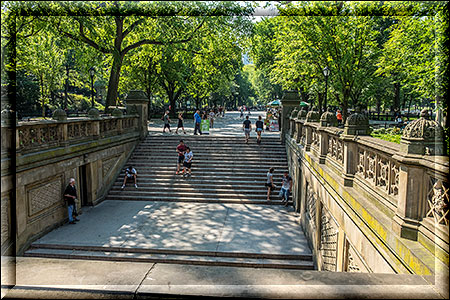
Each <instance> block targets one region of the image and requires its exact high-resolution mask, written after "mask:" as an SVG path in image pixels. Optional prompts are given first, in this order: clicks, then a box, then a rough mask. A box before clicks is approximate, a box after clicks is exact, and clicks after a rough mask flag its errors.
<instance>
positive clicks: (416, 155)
mask: <svg viewBox="0 0 450 300" xmlns="http://www.w3.org/2000/svg"><path fill="white" fill-rule="evenodd" d="M442 139H443V129H442V126H441V125H440V124H439V123H438V122H436V121H434V120H429V115H428V111H427V110H423V111H422V112H421V115H420V118H419V119H417V120H415V121H413V122H411V123H409V124H408V125H407V126H406V127H405V129H404V130H403V134H402V138H401V141H400V153H399V154H398V155H394V157H393V158H394V159H396V160H397V161H399V162H400V163H401V165H400V170H399V185H398V187H399V191H398V202H397V211H396V212H395V216H394V221H395V222H393V223H392V227H393V230H394V231H395V232H396V233H398V234H399V235H400V236H401V237H404V238H407V239H411V240H417V235H418V228H419V225H420V223H419V222H420V221H421V219H422V217H423V214H424V212H423V207H425V206H426V197H427V196H426V193H427V185H428V181H427V176H426V170H425V169H424V168H423V167H422V166H421V160H422V157H424V156H431V155H442V153H443V140H442Z"/></svg>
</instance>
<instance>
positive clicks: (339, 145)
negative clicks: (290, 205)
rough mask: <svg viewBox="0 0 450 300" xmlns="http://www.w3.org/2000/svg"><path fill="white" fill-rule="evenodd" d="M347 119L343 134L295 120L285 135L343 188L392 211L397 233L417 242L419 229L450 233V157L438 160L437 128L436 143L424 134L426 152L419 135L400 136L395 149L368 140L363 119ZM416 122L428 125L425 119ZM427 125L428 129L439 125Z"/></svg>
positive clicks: (354, 117) (389, 145)
mask: <svg viewBox="0 0 450 300" xmlns="http://www.w3.org/2000/svg"><path fill="white" fill-rule="evenodd" d="M349 119H350V121H351V122H350V124H346V128H344V130H342V129H341V128H337V127H334V126H330V125H327V123H326V122H325V121H324V120H321V123H318V122H316V121H308V118H307V120H306V121H305V120H299V119H298V118H295V117H291V118H290V121H291V122H290V126H291V127H295V128H289V130H288V131H287V132H288V133H289V134H288V136H289V137H290V139H291V142H293V143H295V144H297V145H299V146H300V147H301V148H302V149H303V150H304V151H306V152H310V154H312V155H310V156H311V157H316V159H317V161H318V163H319V164H323V165H325V166H328V167H331V168H329V170H330V171H332V172H334V173H335V174H336V175H337V177H339V176H340V177H342V178H343V183H344V185H345V186H351V187H354V188H357V189H358V190H359V191H362V192H363V193H364V194H365V195H366V196H367V197H370V198H371V199H374V201H376V202H378V203H380V204H382V205H381V206H380V205H377V206H378V207H381V208H382V210H383V211H386V210H385V208H388V210H387V211H389V210H390V211H391V213H390V214H389V215H390V216H393V215H395V217H394V220H395V221H396V223H397V224H399V225H398V226H399V229H394V230H397V231H398V233H399V234H400V235H401V236H402V237H406V238H409V239H413V240H414V239H417V232H418V230H419V227H420V226H428V227H429V228H431V226H434V225H437V226H443V228H442V232H443V233H445V232H447V233H448V226H449V212H448V211H449V207H448V205H449V194H450V193H449V187H450V185H449V183H448V181H447V179H446V177H447V176H446V175H447V174H448V164H449V163H448V157H446V156H442V155H441V156H439V153H442V151H441V150H439V145H441V144H439V143H440V139H439V137H440V136H439V134H440V130H439V128H437V127H436V129H434V128H435V127H432V129H433V130H434V131H433V133H434V132H436V135H437V137H436V143H437V144H433V140H432V139H430V137H429V136H430V134H424V137H425V138H426V140H425V142H424V145H425V146H424V147H423V148H424V149H425V150H423V149H422V148H420V142H419V141H418V137H417V134H416V135H414V136H412V137H409V136H405V137H402V143H401V144H396V143H393V142H388V141H383V140H380V139H377V138H373V137H371V136H368V134H367V129H368V123H367V122H366V121H364V118H363V115H362V114H358V113H357V114H354V115H351V116H350V117H349ZM417 122H418V124H419V123H420V124H427V123H426V121H424V119H419V120H418V121H417ZM427 122H429V123H430V124H431V125H428V126H429V127H430V126H437V125H435V124H434V123H432V121H427ZM358 126H359V127H358ZM416 127H417V126H416ZM358 128H359V129H358ZM410 131H411V130H410ZM416 131H417V130H416ZM428 131H430V130H428ZM428 131H426V130H425V131H424V132H425V133H427V132H428ZM406 132H407V133H408V132H409V131H407V130H406ZM286 138H287V137H286ZM408 138H409V139H408ZM419 138H420V137H419ZM403 139H404V141H403ZM436 145H437V146H436ZM436 147H437V148H436ZM405 149H406V150H405ZM427 149H432V150H430V151H426V150H427ZM405 151H409V152H405ZM420 151H422V152H420ZM410 152H411V153H410ZM402 178H403V179H402ZM307 192H308V191H307ZM394 223H395V222H394ZM396 226H397V225H395V226H394V225H393V227H396ZM446 228H447V229H446ZM430 230H431V229H430Z"/></svg>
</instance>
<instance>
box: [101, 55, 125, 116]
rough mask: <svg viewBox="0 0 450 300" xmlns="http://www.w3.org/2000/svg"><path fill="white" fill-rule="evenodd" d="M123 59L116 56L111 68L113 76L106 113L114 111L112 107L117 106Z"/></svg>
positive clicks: (107, 98) (110, 81)
mask: <svg viewBox="0 0 450 300" xmlns="http://www.w3.org/2000/svg"><path fill="white" fill-rule="evenodd" d="M122 61H123V60H122V57H121V56H120V55H118V54H117V55H114V61H113V66H112V68H111V74H110V75H109V82H108V92H107V94H106V104H105V112H109V111H110V110H112V108H111V109H110V107H112V106H115V105H116V101H117V91H118V89H119V78H120V69H121V68H122Z"/></svg>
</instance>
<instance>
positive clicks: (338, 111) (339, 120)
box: [336, 109, 342, 126]
mask: <svg viewBox="0 0 450 300" xmlns="http://www.w3.org/2000/svg"><path fill="white" fill-rule="evenodd" d="M336 119H337V121H338V126H340V125H341V124H342V114H341V111H340V110H339V109H338V110H337V112H336Z"/></svg>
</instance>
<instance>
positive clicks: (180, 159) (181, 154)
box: [175, 140, 186, 175]
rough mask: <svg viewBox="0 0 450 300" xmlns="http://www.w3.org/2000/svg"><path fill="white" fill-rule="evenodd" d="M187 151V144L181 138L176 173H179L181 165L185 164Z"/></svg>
mask: <svg viewBox="0 0 450 300" xmlns="http://www.w3.org/2000/svg"><path fill="white" fill-rule="evenodd" d="M185 151H186V145H185V144H184V142H183V140H180V143H179V144H178V146H177V153H178V163H177V172H176V173H175V174H177V175H178V174H179V173H180V166H181V165H182V164H183V160H184V152H185Z"/></svg>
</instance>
